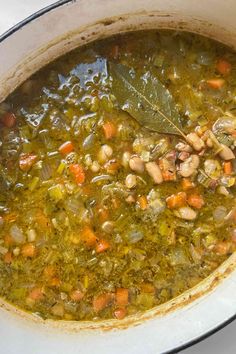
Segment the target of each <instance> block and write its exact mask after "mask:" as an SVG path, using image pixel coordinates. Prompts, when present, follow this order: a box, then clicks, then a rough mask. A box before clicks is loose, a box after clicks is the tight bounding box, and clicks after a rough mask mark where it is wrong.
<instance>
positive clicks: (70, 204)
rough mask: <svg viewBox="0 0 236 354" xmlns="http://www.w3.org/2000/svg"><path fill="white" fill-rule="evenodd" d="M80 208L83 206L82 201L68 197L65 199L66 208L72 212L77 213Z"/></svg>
mask: <svg viewBox="0 0 236 354" xmlns="http://www.w3.org/2000/svg"><path fill="white" fill-rule="evenodd" d="M81 208H84V206H83V203H82V202H81V201H80V200H78V199H75V198H69V199H68V200H67V201H66V209H67V210H68V211H70V212H71V213H73V214H78V213H79V212H80V210H81Z"/></svg>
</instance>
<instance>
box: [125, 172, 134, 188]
mask: <svg viewBox="0 0 236 354" xmlns="http://www.w3.org/2000/svg"><path fill="white" fill-rule="evenodd" d="M125 185H126V187H127V188H129V189H131V188H134V187H135V186H136V185H137V177H136V176H135V175H132V174H129V175H128V176H126V179H125Z"/></svg>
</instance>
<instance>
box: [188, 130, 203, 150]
mask: <svg viewBox="0 0 236 354" xmlns="http://www.w3.org/2000/svg"><path fill="white" fill-rule="evenodd" d="M187 141H188V143H189V144H190V145H192V147H193V148H194V150H196V151H201V150H202V149H203V148H204V147H205V144H204V141H203V140H202V139H201V138H199V136H198V135H197V134H196V133H190V134H188V135H187Z"/></svg>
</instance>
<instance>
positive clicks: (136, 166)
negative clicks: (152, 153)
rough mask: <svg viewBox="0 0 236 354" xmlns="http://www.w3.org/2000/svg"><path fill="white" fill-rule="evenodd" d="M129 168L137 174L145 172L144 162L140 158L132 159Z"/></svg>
mask: <svg viewBox="0 0 236 354" xmlns="http://www.w3.org/2000/svg"><path fill="white" fill-rule="evenodd" d="M129 167H130V168H131V170H133V171H135V172H137V173H143V172H144V162H143V161H142V160H141V158H140V157H138V156H133V157H131V159H130V160H129Z"/></svg>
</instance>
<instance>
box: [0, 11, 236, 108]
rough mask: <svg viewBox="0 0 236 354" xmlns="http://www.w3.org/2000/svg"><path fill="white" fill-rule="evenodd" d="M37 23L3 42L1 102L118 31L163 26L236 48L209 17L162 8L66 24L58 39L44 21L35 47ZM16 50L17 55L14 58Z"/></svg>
mask: <svg viewBox="0 0 236 354" xmlns="http://www.w3.org/2000/svg"><path fill="white" fill-rule="evenodd" d="M55 17H56V16H54V21H55ZM39 21H42V22H43V21H46V23H47V19H45V18H39ZM48 21H50V19H48ZM34 26H35V24H34V23H33V22H32V23H29V24H28V25H26V26H25V27H23V28H22V29H21V32H19V33H15V34H14V35H13V36H12V38H9V39H7V41H6V42H5V41H4V42H3V43H2V44H1V45H0V55H1V53H2V52H3V51H4V55H3V58H4V60H5V59H6V58H7V57H8V55H10V57H9V59H8V62H7V63H6V62H5V63H4V62H3V66H2V67H1V68H0V77H1V79H0V102H1V101H2V100H4V99H5V98H6V97H7V96H8V95H9V94H10V93H11V92H12V91H13V90H14V89H15V88H16V87H17V86H19V85H20V84H21V83H22V82H24V81H25V80H26V79H27V78H29V77H30V76H31V75H32V74H33V73H34V72H36V71H38V70H39V69H40V68H42V67H43V66H45V65H46V64H47V63H49V62H51V61H53V60H55V59H56V58H58V57H60V56H61V55H63V54H65V53H67V52H69V51H71V50H72V49H74V48H76V47H79V46H81V45H84V44H87V43H89V42H91V41H94V40H97V39H101V38H106V37H108V36H111V35H114V34H117V33H122V32H128V31H136V30H145V29H163V28H165V29H173V30H179V31H190V32H195V33H199V34H202V35H205V36H208V37H211V38H213V39H216V40H218V41H220V42H222V43H225V44H227V45H229V46H231V47H233V48H236V37H235V36H234V33H233V32H232V31H228V30H225V29H224V28H222V27H220V26H219V25H215V24H212V23H210V22H208V21H206V20H202V19H198V18H193V17H192V16H189V15H184V14H183V13H182V14H180V13H171V12H170V13H165V12H159V11H158V12H157V11H156V12H155V11H154V12H150V13H147V12H146V11H145V12H144V11H141V12H137V13H132V14H124V15H122V16H113V17H109V18H107V17H106V18H104V19H103V20H101V21H95V22H93V23H88V24H87V25H85V26H83V27H82V28H81V27H80V26H77V28H74V29H73V30H70V31H68V30H67V26H65V28H64V31H60V32H62V33H61V34H59V35H58V34H57V35H56V34H55V38H53V39H52V38H51V36H49V33H48V32H47V31H45V32H44V26H43V23H42V25H41V33H40V35H41V37H40V40H39V41H38V42H36V43H35V44H34V45H33V47H32V43H31V41H32V36H31V35H30V34H29V33H31V29H30V27H34ZM32 30H33V28H32ZM24 32H26V35H27V37H28V38H29V39H30V41H29V42H28V43H27V42H25V40H24ZM28 32H29V33H28ZM18 37H20V38H18ZM33 40H34V39H33ZM19 41H21V42H19ZM8 42H9V43H8ZM19 43H20V45H22V47H21V48H20V50H18V49H19V48H17V47H19ZM4 47H6V48H4ZM16 50H17V53H16V56H15V57H13V55H14V53H15V52H16ZM8 51H9V53H8ZM19 52H20V53H19Z"/></svg>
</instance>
